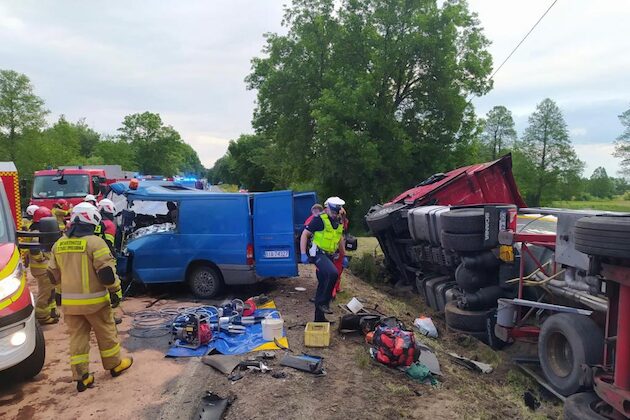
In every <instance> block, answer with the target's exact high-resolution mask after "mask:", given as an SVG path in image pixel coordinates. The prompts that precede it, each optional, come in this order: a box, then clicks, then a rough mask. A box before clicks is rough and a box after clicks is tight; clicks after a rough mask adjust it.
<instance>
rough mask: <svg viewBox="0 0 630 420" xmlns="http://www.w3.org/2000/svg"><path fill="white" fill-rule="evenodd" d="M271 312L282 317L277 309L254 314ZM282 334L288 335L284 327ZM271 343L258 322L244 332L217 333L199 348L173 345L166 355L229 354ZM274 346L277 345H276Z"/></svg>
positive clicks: (258, 310) (264, 314)
mask: <svg viewBox="0 0 630 420" xmlns="http://www.w3.org/2000/svg"><path fill="white" fill-rule="evenodd" d="M269 314H271V317H272V318H280V313H279V312H278V310H277V309H257V310H256V311H255V312H254V316H257V317H261V316H268V315H269ZM282 336H283V337H285V336H286V332H285V330H284V329H283V330H282ZM269 344H271V345H273V342H270V341H265V340H263V337H262V325H261V324H260V323H259V322H258V323H256V324H253V325H248V326H247V327H246V330H245V333H244V334H230V333H227V332H224V331H221V332H219V333H216V334H214V335H213V338H212V341H210V343H208V345H205V346H201V347H199V348H198V349H187V348H183V347H178V346H172V347H171V348H170V349H169V350H168V351H167V352H166V357H195V356H203V355H206V354H208V353H210V352H213V351H216V352H219V353H222V354H228V355H235V354H244V353H249V352H250V351H256V350H268V349H266V348H259V347H261V346H264V345H269ZM274 348H277V347H275V345H274Z"/></svg>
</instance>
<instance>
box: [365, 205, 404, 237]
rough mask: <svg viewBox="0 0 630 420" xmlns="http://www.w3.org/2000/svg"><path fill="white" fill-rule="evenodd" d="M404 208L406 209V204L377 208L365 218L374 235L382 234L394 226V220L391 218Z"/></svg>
mask: <svg viewBox="0 0 630 420" xmlns="http://www.w3.org/2000/svg"><path fill="white" fill-rule="evenodd" d="M404 207H406V205H405V204H400V203H396V204H392V205H389V206H383V207H381V208H377V209H375V210H374V211H372V212H371V213H368V214H367V215H366V216H365V221H366V222H367V224H368V226H369V227H370V230H371V231H372V233H378V232H382V231H384V230H387V229H389V228H390V227H391V226H392V218H391V217H390V216H391V215H392V214H393V213H395V212H397V211H398V210H401V209H403V208H404Z"/></svg>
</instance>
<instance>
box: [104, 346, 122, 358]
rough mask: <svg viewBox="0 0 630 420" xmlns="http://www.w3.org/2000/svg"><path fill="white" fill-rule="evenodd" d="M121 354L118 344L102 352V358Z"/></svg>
mask: <svg viewBox="0 0 630 420" xmlns="http://www.w3.org/2000/svg"><path fill="white" fill-rule="evenodd" d="M118 353H120V344H116V345H115V346H114V347H112V348H111V349H107V350H101V357H113V356H116V355H117V354H118Z"/></svg>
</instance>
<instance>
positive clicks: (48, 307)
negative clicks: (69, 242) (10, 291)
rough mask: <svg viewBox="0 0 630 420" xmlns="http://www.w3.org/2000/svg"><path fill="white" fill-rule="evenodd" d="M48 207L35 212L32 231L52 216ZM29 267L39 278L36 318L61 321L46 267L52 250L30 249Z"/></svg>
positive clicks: (43, 320)
mask: <svg viewBox="0 0 630 420" xmlns="http://www.w3.org/2000/svg"><path fill="white" fill-rule="evenodd" d="M52 216H53V215H52V212H51V211H50V209H49V208H48V207H38V208H37V210H35V212H34V213H33V223H32V224H31V226H30V227H29V230H30V231H32V232H37V231H38V230H39V222H40V220H42V219H43V218H44V217H52ZM28 254H29V255H28V259H29V268H30V269H31V275H32V276H33V277H34V278H35V280H37V298H36V299H35V318H36V319H37V321H38V322H39V323H40V324H42V325H48V324H56V323H57V322H59V315H58V314H57V305H56V304H55V286H54V285H53V284H52V283H51V282H50V278H49V277H48V274H46V268H47V267H48V260H49V259H50V252H46V251H42V250H40V249H37V248H30V249H29V251H28Z"/></svg>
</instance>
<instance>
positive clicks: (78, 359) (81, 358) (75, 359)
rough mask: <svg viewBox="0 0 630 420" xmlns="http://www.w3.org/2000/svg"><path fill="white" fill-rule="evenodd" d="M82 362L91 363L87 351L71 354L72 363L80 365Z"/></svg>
mask: <svg viewBox="0 0 630 420" xmlns="http://www.w3.org/2000/svg"><path fill="white" fill-rule="evenodd" d="M81 363H90V355H89V354H87V353H85V354H77V355H74V356H70V364H71V365H80V364H81Z"/></svg>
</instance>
